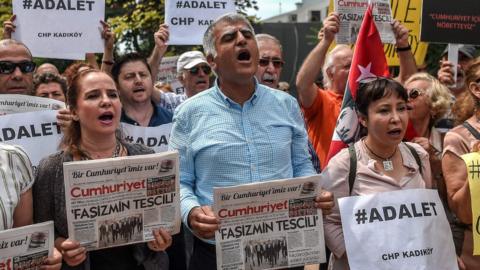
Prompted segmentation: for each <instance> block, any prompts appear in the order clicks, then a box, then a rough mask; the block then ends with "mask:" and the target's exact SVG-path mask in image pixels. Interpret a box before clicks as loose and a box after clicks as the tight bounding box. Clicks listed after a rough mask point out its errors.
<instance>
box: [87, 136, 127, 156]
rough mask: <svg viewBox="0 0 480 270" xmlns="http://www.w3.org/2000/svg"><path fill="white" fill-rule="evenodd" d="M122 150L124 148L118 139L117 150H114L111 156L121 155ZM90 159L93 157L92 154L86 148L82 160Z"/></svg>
mask: <svg viewBox="0 0 480 270" xmlns="http://www.w3.org/2000/svg"><path fill="white" fill-rule="evenodd" d="M121 150H122V144H121V143H120V142H119V141H118V140H117V142H116V144H115V150H113V153H112V156H111V157H112V158H116V157H119V156H120V152H121ZM90 159H93V158H92V155H91V154H90V153H89V152H87V151H85V150H84V151H83V158H82V160H90Z"/></svg>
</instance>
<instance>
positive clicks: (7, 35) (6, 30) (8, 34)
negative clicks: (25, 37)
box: [3, 14, 17, 39]
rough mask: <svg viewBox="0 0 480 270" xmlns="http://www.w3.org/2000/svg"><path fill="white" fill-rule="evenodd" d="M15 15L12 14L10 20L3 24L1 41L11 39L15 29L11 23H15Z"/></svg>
mask: <svg viewBox="0 0 480 270" xmlns="http://www.w3.org/2000/svg"><path fill="white" fill-rule="evenodd" d="M15 18H17V15H15V14H13V15H12V16H11V17H10V19H8V20H6V21H4V22H3V39H11V38H12V33H13V32H15V28H16V27H17V26H16V25H15V23H13V21H15Z"/></svg>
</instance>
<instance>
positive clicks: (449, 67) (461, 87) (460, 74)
mask: <svg viewBox="0 0 480 270" xmlns="http://www.w3.org/2000/svg"><path fill="white" fill-rule="evenodd" d="M447 53H448V46H447V47H446V48H445V50H444V51H443V53H442V59H441V60H440V69H439V70H438V73H437V77H438V80H439V81H440V82H441V83H443V84H444V85H445V86H447V87H448V89H450V93H451V94H452V104H453V103H455V101H456V99H457V97H459V96H460V95H461V94H462V93H464V92H465V90H466V89H467V86H466V85H465V71H466V70H467V69H468V67H469V66H470V65H471V64H472V62H473V60H474V59H475V55H476V49H475V47H474V46H472V45H460V46H459V48H458V65H457V80H456V82H455V80H454V74H453V64H452V63H451V62H450V61H448V59H447V57H448V55H447ZM454 118H455V117H454V116H453V114H452V113H451V111H449V112H448V113H446V114H445V116H444V117H442V118H441V119H439V120H438V121H437V122H436V123H435V128H436V129H437V130H438V131H439V132H440V133H442V134H445V133H447V132H448V131H449V130H450V129H452V128H453V127H454V125H455V124H454V122H455V119H454Z"/></svg>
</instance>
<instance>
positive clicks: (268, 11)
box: [248, 0, 301, 19]
mask: <svg viewBox="0 0 480 270" xmlns="http://www.w3.org/2000/svg"><path fill="white" fill-rule="evenodd" d="M296 2H301V0H257V3H258V4H257V5H258V11H256V10H254V9H251V10H248V14H249V15H256V16H257V17H260V18H261V19H266V18H269V17H272V16H275V15H278V14H279V12H280V5H279V4H280V3H281V7H282V13H284V12H287V11H291V10H294V9H295V3H296Z"/></svg>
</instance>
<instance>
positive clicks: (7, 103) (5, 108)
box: [0, 94, 65, 115]
mask: <svg viewBox="0 0 480 270" xmlns="http://www.w3.org/2000/svg"><path fill="white" fill-rule="evenodd" d="M64 108H65V102H61V101H58V100H55V99H51V98H43V97H35V96H27V95H14V94H3V95H0V115H3V114H10V113H22V112H33V111H44V110H59V109H64Z"/></svg>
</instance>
